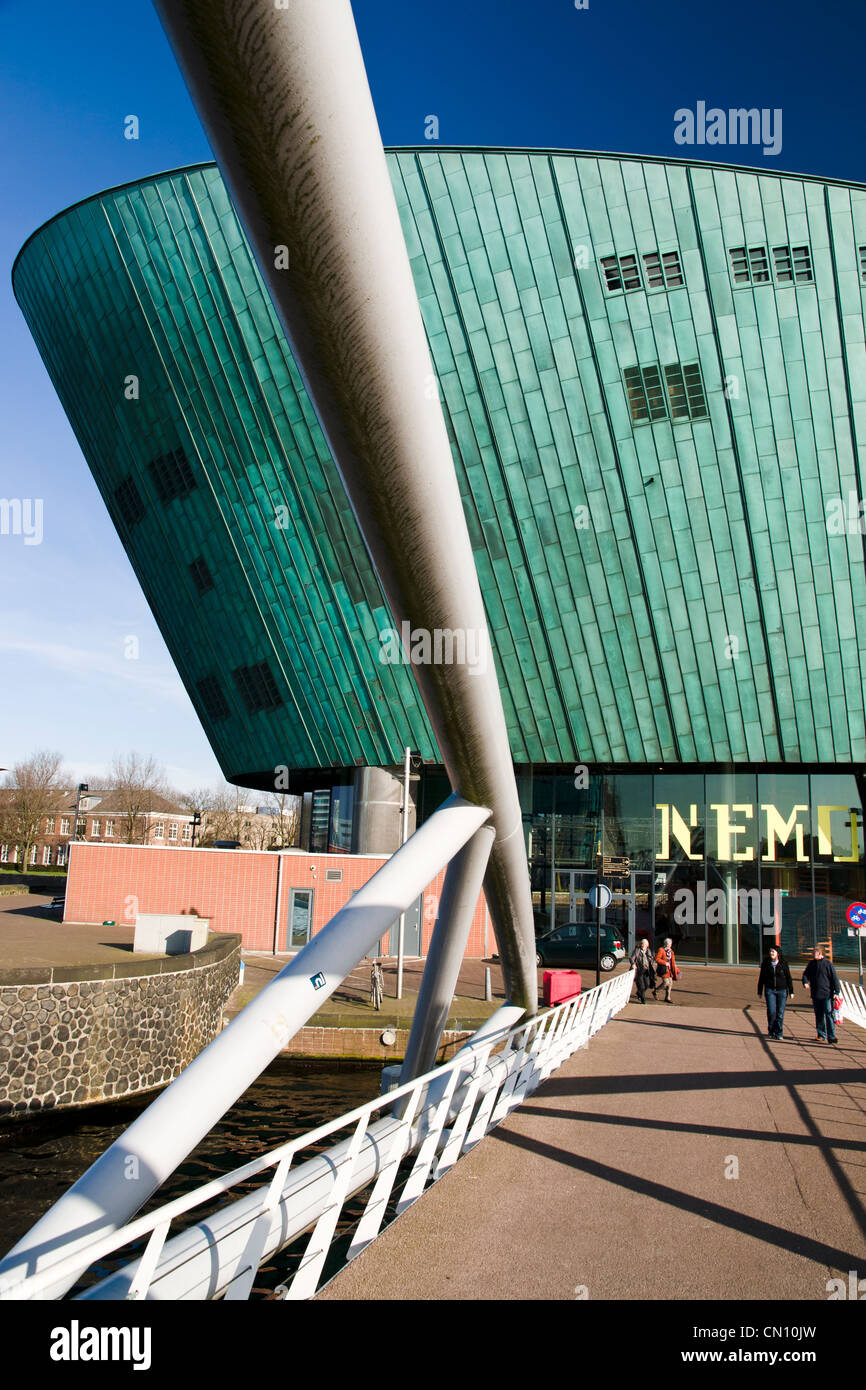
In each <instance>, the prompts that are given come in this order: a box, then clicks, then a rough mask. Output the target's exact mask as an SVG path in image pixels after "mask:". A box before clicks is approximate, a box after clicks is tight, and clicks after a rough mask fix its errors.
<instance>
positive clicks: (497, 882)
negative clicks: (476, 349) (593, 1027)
mask: <svg viewBox="0 0 866 1390" xmlns="http://www.w3.org/2000/svg"><path fill="white" fill-rule="evenodd" d="M155 5H156V9H157V11H158V13H159V14H160V17H161V19H162V22H163V25H164V27H165V29H166V32H167V34H168V36H169V39H170V41H171V43H172V46H173V48H174V51H175V54H176V56H177V59H178V62H179V64H180V67H181V69H182V71H183V74H184V77H185V79H186V82H187V85H188V87H189V89H190V92H191V94H192V96H193V99H194V101H195V104H196V107H197V109H198V112H199V115H200V117H201V120H202V122H203V124H204V127H205V130H206V132H207V135H208V138H209V140H210V143H211V146H212V149H213V151H214V154H215V156H216V159H217V162H218V164H219V166H220V169H221V171H222V173H223V176H224V178H225V180H226V183H227V185H228V187H229V190H230V192H231V195H232V198H233V200H234V203H235V207H236V209H237V211H238V214H239V216H240V219H241V221H242V223H243V225H244V226H245V228H246V231H247V235H248V236H249V239H250V242H251V244H252V247H253V250H254V252H255V255H256V258H257V261H258V264H259V268H260V270H261V272H262V275H263V277H264V279H265V283H266V284H267V286H268V289H269V291H270V294H271V297H272V299H273V302H274V305H275V307H276V309H277V312H278V313H279V315H280V318H281V319H282V322H283V325H284V327H285V330H286V333H287V335H288V337H289V340H290V342H291V345H292V349H293V352H294V354H295V357H296V360H297V362H298V366H299V368H300V370H301V372H302V374H303V376H304V379H305V382H306V385H307V388H308V390H309V393H310V397H311V399H312V401H313V403H314V405H315V408H316V411H317V413H318V416H319V420H320V421H321V424H322V428H323V429H324V432H325V435H326V437H327V439H328V443H329V445H330V447H331V450H332V453H333V456H334V459H335V461H336V464H337V467H338V468H339V470H340V474H341V476H342V479H343V482H344V485H345V488H346V492H347V494H348V496H349V499H350V501H351V504H352V507H353V508H354V511H355V515H356V517H357V519H358V523H359V526H360V528H361V533H362V535H363V537H364V541H365V543H366V545H367V548H368V551H369V553H370V556H371V559H372V562H373V564H374V566H375V568H376V570H377V572H378V575H379V578H380V581H381V583H382V587H383V589H384V592H385V595H386V598H387V600H388V604H389V606H390V609H391V613H392V615H393V617H394V620H395V626H396V628H397V630H400V629H401V625H402V623H403V622H404V621H406V622H408V623H409V625H410V628H411V629H412V630H414V631H418V630H420V631H422V632H424V633H426V634H428V640H429V641H430V642H431V645H432V646H433V651H432V655H433V659H432V660H431V661H429V662H428V663H425V664H420V665H415V674H416V677H417V680H418V685H419V688H420V691H421V695H422V698H423V700H424V705H425V708H426V710H427V713H428V716H429V718H430V722H431V724H432V726H433V730H434V733H435V735H436V739H437V742H438V745H439V750H440V753H441V756H442V760H443V762H444V764H445V768H446V770H447V772H448V775H449V777H450V779H451V785H452V787H453V788H454V790H455V791H456V792H458V793H459V795H460V796H462V797H464V798H465V799H466V800H468V801H472V802H474V803H475V804H476V805H482V806H489V807H490V809H491V813H492V823H493V826H494V830H495V841H494V845H493V849H492V852H491V856H490V862H489V867H488V869H487V873H486V876H485V888H486V892H487V898H488V903H489V906H490V912H491V916H492V918H493V924H494V929H495V932H496V939H497V942H498V945H499V953H500V956H501V959H502V964H503V968H504V972H505V980H506V989H507V991H508V995H509V998H510V999H511V1000H512V1002H513V1003H514V1004H517V1005H520V1006H521V1007H522V1008H523V1009H525V1010H526V1011H527V1012H529V1013H534V1012H535V1010H536V1008H537V977H536V973H535V946H534V930H533V921H532V904H531V898H530V891H529V876H528V873H527V866H526V854H525V847H524V839H523V827H522V820H521V813H520V805H519V802H518V797H517V788H516V785H515V781H514V772H513V767H512V762H511V751H510V748H509V744H508V735H507V730H506V726H505V717H504V714H503V709H502V700H501V696H500V692H499V685H498V682H497V679H496V674H495V671H494V669H493V661H492V656H491V653H490V643H489V638H488V634H487V623H486V618H485V613H484V604H483V601H482V596H481V590H480V586H479V583H478V577H477V574H476V571H475V564H474V560H473V555H472V547H471V542H470V539H469V534H468V530H467V527H466V521H465V517H464V514H463V506H462V502H461V498H460V492H459V488H458V485H457V478H456V475H455V472H454V464H453V459H452V456H451V448H450V444H449V441H448V435H447V432H446V428H445V422H444V419H443V415H442V409H441V406H440V404H439V399H438V390H436V389H431V388H432V384H433V383H434V382H435V376H434V371H433V364H432V361H431V358H430V353H429V349H428V346H427V339H426V335H425V332H424V325H423V322H422V319H421V312H420V309H419V307H418V301H417V297H416V294H415V286H414V282H413V279H412V272H411V269H410V266H409V258H408V255H407V252H406V246H405V242H404V240H403V234H402V231H401V228H400V220H399V215H398V212H397V207H396V203H395V200H394V195H393V191H392V188H391V182H390V178H389V175H388V169H387V165H386V162H385V155H384V152H383V150H382V143H381V139H380V137H379V130H378V126H377V123H376V115H375V112H374V109H373V102H372V98H371V96H370V90H369V86H368V84H367V78H366V73H365V70H364V63H363V58H362V56H361V50H360V46H359V43H358V36H357V33H356V31H355V25H354V20H353V17H352V9H351V5H350V3H349V0H289V3H286V4H280V3H279V0H155ZM437 632H439V633H441V634H448V637H450V638H451V639H452V643H453V642H454V635H455V634H456V649H457V650H458V654H459V651H460V644H461V643H462V644H463V659H462V660H459V659H458V660H457V661H456V662H455V661H453V660H452V661H450V662H449V661H448V660H447V658H446V659H445V660H439V661H437V660H436V659H435V634H436V633H437ZM448 637H446V638H445V639H444V640H443V652H444V651H446V650H447V641H448ZM453 650H454V648H453V647H452V654H453Z"/></svg>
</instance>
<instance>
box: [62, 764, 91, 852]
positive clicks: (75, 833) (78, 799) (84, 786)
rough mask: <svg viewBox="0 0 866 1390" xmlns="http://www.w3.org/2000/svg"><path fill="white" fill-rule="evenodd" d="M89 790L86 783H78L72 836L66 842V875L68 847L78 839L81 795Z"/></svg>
mask: <svg viewBox="0 0 866 1390" xmlns="http://www.w3.org/2000/svg"><path fill="white" fill-rule="evenodd" d="M89 790H90V787H89V786H88V784H87V783H86V782H79V783H78V795H77V796H76V798H75V819H74V821H73V822H72V835H71V837H70V838H69V839H68V840H67V841H66V872H67V873H68V872H69V846H70V845H71V844H72V841H73V840H77V839H78V815H79V811H80V808H81V795H82V792H87V791H89Z"/></svg>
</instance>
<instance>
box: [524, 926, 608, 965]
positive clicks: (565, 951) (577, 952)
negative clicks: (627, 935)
mask: <svg viewBox="0 0 866 1390" xmlns="http://www.w3.org/2000/svg"><path fill="white" fill-rule="evenodd" d="M624 959H625V944H624V942H623V940H622V937H621V936H620V935H619V933H618V932H617V930H616V929H615V928H614V927H602V929H601V968H602V970H615V969H616V964H617V961H620V960H624ZM595 961H596V945H595V927H594V926H592V925H590V924H589V923H587V922H567V923H566V924H565V926H564V927H557V928H556V930H555V931H552V932H548V933H547V935H546V936H539V937H536V941H535V962H536V964H537V965H560V966H576V965H581V966H584V967H585V968H591V967H593V966H594V965H595Z"/></svg>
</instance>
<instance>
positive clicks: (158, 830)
mask: <svg viewBox="0 0 866 1390" xmlns="http://www.w3.org/2000/svg"><path fill="white" fill-rule="evenodd" d="M55 824H56V821H55V820H54V819H53V818H52V817H49V818H48V820H46V822H45V834H46V835H53V834H54V827H55ZM115 825H116V822H115V821H113V820H107V821H106V822H105V836H104V838H105V839H106V840H111V839H113V838H114V835H115ZM71 830H72V817H71V816H63V817H62V818H61V821H60V834H61V835H69V834H70V833H71ZM78 833H79V835H81V836H83V835H85V834H86V823H85V822H84V821H83V820H79V822H78ZM191 837H192V828H191V826H190V825H189V823H188V822H186V823H184V825H183V834H182V836H181V838H182V839H184V840H189V839H191ZM90 838H91V839H92V840H100V839H102V838H103V833H102V820H101V818H96V817H94V819H93V820H92V821H91V822H90ZM153 838H154V839H155V840H164V839H165V821H161V820H160V821H155V822H154V827H153ZM168 838H169V840H176V839H177V821H169V822H168ZM46 862H47V861H46Z"/></svg>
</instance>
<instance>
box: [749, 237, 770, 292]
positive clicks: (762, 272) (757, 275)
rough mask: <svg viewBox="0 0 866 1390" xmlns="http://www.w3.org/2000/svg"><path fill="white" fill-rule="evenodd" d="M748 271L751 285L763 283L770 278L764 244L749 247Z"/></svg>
mask: <svg viewBox="0 0 866 1390" xmlns="http://www.w3.org/2000/svg"><path fill="white" fill-rule="evenodd" d="M749 273H750V274H751V277H752V284H753V285H765V284H766V283H767V282H768V281H769V279H770V264H769V261H768V260H767V248H766V246H750V247H749Z"/></svg>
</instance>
